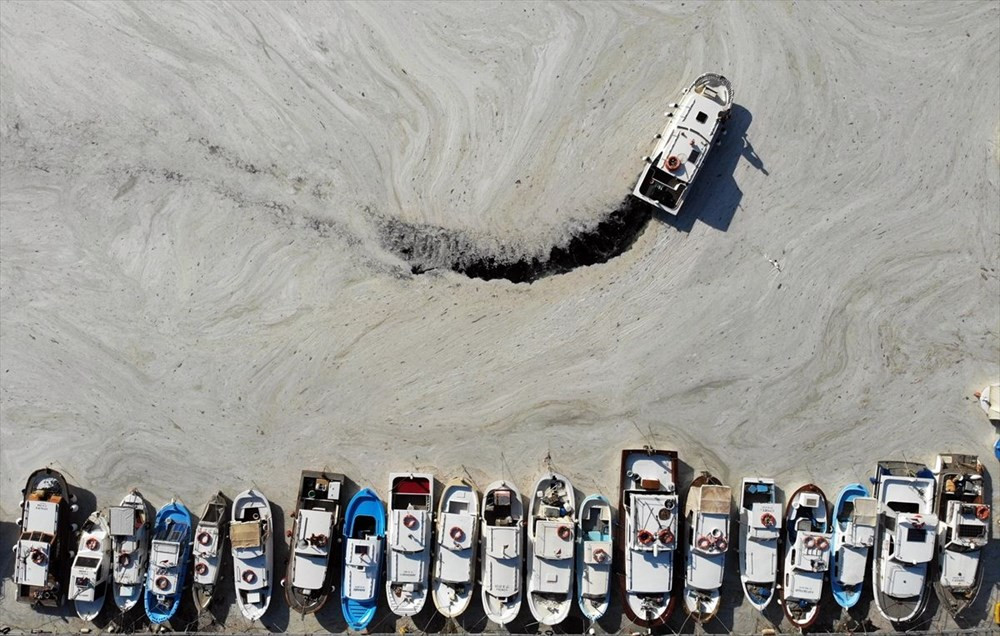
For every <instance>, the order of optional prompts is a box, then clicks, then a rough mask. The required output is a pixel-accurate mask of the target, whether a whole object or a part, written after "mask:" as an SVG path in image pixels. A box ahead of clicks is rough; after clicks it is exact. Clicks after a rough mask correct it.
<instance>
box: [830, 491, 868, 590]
mask: <svg viewBox="0 0 1000 636" xmlns="http://www.w3.org/2000/svg"><path fill="white" fill-rule="evenodd" d="M851 503H852V504H853V508H852V510H851V512H850V515H849V516H848V519H847V527H846V532H845V533H844V534H843V535H842V541H841V542H840V543H839V544H838V545H837V553H838V554H837V555H836V558H838V559H840V582H841V583H843V584H844V585H849V586H856V585H861V584H862V583H864V579H865V568H866V567H867V564H868V550H869V548H871V547H872V545H873V544H874V543H875V526H876V524H877V522H878V502H877V501H876V500H875V499H874V498H872V497H855V498H854V499H852V500H851Z"/></svg>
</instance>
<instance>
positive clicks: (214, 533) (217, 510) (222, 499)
mask: <svg viewBox="0 0 1000 636" xmlns="http://www.w3.org/2000/svg"><path fill="white" fill-rule="evenodd" d="M228 527H229V498H228V497H226V496H225V495H224V494H222V493H221V492H218V493H216V494H215V495H213V496H212V498H211V499H209V500H208V503H207V504H205V509H204V510H203V511H202V513H201V519H199V520H198V526H197V527H196V528H195V531H194V577H193V578H192V581H193V583H192V585H191V592H192V594H193V595H194V602H195V607H197V608H198V611H199V612H202V611H204V610H206V609H208V606H209V604H211V602H212V598H213V597H214V596H215V593H216V591H217V589H218V583H219V576H220V571H221V566H222V555H223V554H225V550H224V546H225V543H226V530H227V528H228Z"/></svg>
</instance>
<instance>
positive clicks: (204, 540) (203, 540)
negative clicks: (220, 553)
mask: <svg viewBox="0 0 1000 636" xmlns="http://www.w3.org/2000/svg"><path fill="white" fill-rule="evenodd" d="M198 543H200V544H202V545H209V544H210V543H212V535H210V534H209V533H207V532H205V531H202V532H199V533H198Z"/></svg>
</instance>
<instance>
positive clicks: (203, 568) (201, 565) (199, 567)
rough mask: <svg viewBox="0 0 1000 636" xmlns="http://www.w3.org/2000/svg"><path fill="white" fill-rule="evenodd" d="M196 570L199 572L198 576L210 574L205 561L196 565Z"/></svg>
mask: <svg viewBox="0 0 1000 636" xmlns="http://www.w3.org/2000/svg"><path fill="white" fill-rule="evenodd" d="M194 571H195V572H197V573H198V576H205V575H206V574H208V566H207V565H205V564H204V563H199V564H198V565H196V566H194Z"/></svg>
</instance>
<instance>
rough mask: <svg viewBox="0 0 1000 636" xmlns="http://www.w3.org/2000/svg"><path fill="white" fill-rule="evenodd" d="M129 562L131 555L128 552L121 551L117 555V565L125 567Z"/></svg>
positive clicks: (130, 561)
mask: <svg viewBox="0 0 1000 636" xmlns="http://www.w3.org/2000/svg"><path fill="white" fill-rule="evenodd" d="M130 563H132V555H130V554H129V553H128V552H122V553H121V554H119V555H118V565H120V566H122V567H123V568H127V567H128V566H129V564H130Z"/></svg>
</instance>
